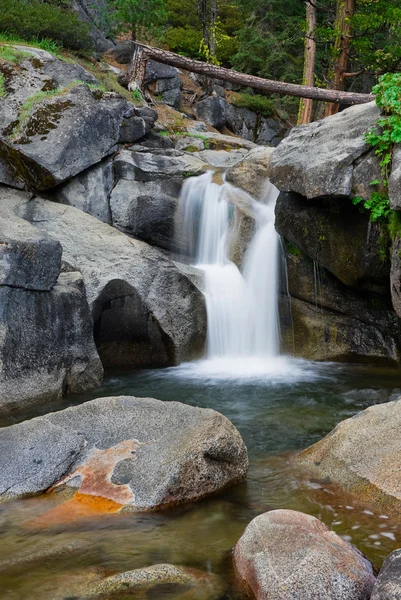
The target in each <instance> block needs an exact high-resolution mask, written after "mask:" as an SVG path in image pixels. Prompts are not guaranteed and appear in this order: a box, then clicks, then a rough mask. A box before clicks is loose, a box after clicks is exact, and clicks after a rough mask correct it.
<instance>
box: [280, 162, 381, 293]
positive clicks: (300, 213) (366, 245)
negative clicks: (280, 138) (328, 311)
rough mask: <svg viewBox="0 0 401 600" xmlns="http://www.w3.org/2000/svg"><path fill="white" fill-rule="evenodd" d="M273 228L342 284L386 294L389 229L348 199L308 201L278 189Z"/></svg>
mask: <svg viewBox="0 0 401 600" xmlns="http://www.w3.org/2000/svg"><path fill="white" fill-rule="evenodd" d="M273 157H274V152H273V155H272V158H273ZM276 229H277V231H278V232H279V233H280V234H281V235H283V236H284V237H285V238H286V239H287V240H290V242H292V243H293V244H295V245H296V246H297V247H298V248H299V249H300V250H301V251H302V252H303V253H304V254H306V255H307V256H309V257H310V258H312V259H313V260H315V261H316V262H317V263H318V264H319V265H321V266H323V267H325V268H326V269H328V270H329V271H330V272H331V273H333V275H335V276H336V277H337V278H338V279H339V280H340V281H341V282H342V283H344V284H345V285H348V286H351V287H358V288H365V289H370V290H372V291H375V292H379V293H382V294H384V295H388V281H389V272H390V264H389V261H388V259H387V256H386V255H387V248H388V245H389V239H388V235H387V233H386V232H385V231H382V230H381V229H380V226H379V225H377V224H375V223H372V222H370V221H369V215H368V214H362V213H361V212H360V211H359V210H358V209H357V207H355V206H353V205H352V203H351V202H349V201H344V202H341V201H340V200H333V201H330V200H329V201H327V202H322V201H319V202H316V203H313V202H310V201H309V202H308V201H307V200H306V199H305V198H303V197H302V196H300V195H298V194H294V193H281V194H280V196H279V197H278V200H277V204H276ZM380 249H382V252H380ZM383 255H384V256H383Z"/></svg>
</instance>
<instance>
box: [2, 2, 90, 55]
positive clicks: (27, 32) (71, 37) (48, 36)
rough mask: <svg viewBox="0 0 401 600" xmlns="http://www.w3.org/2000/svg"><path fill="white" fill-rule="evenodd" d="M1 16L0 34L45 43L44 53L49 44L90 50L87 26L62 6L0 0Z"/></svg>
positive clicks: (50, 45)
mask: <svg viewBox="0 0 401 600" xmlns="http://www.w3.org/2000/svg"><path fill="white" fill-rule="evenodd" d="M0 15H1V17H0V32H2V33H5V34H7V35H8V36H10V37H12V36H17V37H19V38H22V39H24V40H27V41H30V40H32V41H38V40H42V41H43V40H47V42H46V43H45V44H44V45H46V46H47V48H46V49H48V48H53V46H52V41H53V42H56V43H57V44H59V45H60V46H64V47H65V48H71V49H72V50H86V49H89V48H90V40H89V37H88V31H89V27H88V25H87V24H86V23H83V22H82V21H80V19H79V17H78V15H77V14H76V13H75V12H73V11H72V10H71V9H69V8H68V7H66V5H65V4H64V3H63V4H62V5H61V6H58V5H55V4H51V3H50V4H49V3H43V2H40V0H0ZM42 47H43V46H42ZM50 51H51V50H50Z"/></svg>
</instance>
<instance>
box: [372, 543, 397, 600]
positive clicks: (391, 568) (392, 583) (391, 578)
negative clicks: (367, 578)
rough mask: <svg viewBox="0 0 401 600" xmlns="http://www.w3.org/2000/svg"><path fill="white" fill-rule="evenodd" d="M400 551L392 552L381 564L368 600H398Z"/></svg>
mask: <svg viewBox="0 0 401 600" xmlns="http://www.w3.org/2000/svg"><path fill="white" fill-rule="evenodd" d="M400 570H401V550H394V552H392V553H391V554H389V556H388V557H387V558H386V560H385V561H384V563H383V566H382V568H381V569H380V573H379V576H378V578H377V581H376V584H375V587H374V588H373V592H372V595H371V597H370V600H400V598H401V578H400Z"/></svg>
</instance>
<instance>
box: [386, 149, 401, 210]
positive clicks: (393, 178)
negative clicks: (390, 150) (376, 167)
mask: <svg viewBox="0 0 401 600" xmlns="http://www.w3.org/2000/svg"><path fill="white" fill-rule="evenodd" d="M388 196H389V199H390V207H391V208H392V209H393V210H401V146H400V145H397V146H396V147H395V150H394V154H393V161H392V165H391V174H390V177H389V180H388Z"/></svg>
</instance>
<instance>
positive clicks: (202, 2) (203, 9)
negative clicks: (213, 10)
mask: <svg viewBox="0 0 401 600" xmlns="http://www.w3.org/2000/svg"><path fill="white" fill-rule="evenodd" d="M198 11H199V18H200V22H201V23H202V33H203V43H204V45H205V48H206V49H207V51H208V52H210V40H209V19H208V14H207V13H208V10H207V0H198Z"/></svg>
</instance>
